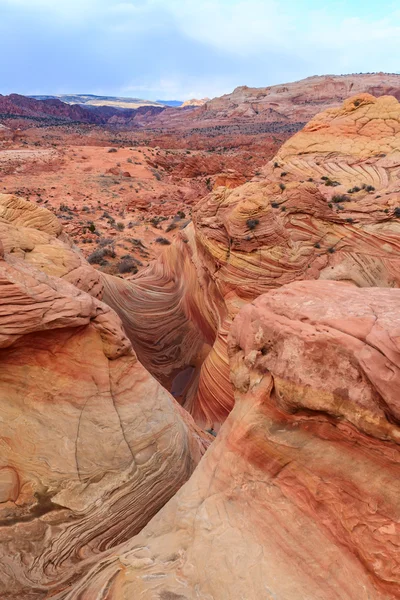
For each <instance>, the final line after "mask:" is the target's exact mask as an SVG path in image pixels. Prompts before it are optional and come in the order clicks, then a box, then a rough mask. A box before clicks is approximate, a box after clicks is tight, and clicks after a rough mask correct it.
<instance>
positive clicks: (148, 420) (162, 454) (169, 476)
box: [0, 196, 209, 600]
mask: <svg viewBox="0 0 400 600" xmlns="http://www.w3.org/2000/svg"><path fill="white" fill-rule="evenodd" d="M63 236H64V234H62V232H61V226H60V224H59V223H58V221H57V219H56V218H55V217H54V216H53V215H52V214H51V213H50V212H49V211H47V210H45V209H40V208H37V207H35V206H34V205H32V204H30V203H28V202H25V201H22V200H19V199H17V198H12V197H6V196H2V197H1V198H0V238H1V240H2V242H3V245H4V248H3V247H2V248H1V255H0V363H1V368H0V448H1V451H0V597H1V598H7V600H11V599H12V598H20V599H24V600H28V599H30V598H43V597H45V596H46V595H47V593H48V591H49V590H51V588H52V586H53V585H55V584H56V583H58V582H59V581H60V580H63V581H69V580H70V579H71V578H74V577H75V576H76V574H77V572H79V563H80V561H82V560H83V559H85V558H87V557H88V556H91V555H93V554H96V553H98V552H100V551H103V550H105V549H107V548H110V547H112V546H114V545H116V544H118V543H120V542H122V541H124V540H127V539H129V537H131V536H132V535H134V534H135V533H137V532H138V531H140V530H141V529H142V528H143V526H144V525H145V524H146V523H147V522H148V521H149V519H150V518H151V517H152V516H153V515H154V514H155V513H156V512H157V511H158V510H159V509H160V508H161V507H162V506H163V505H164V504H165V503H166V501H167V500H168V499H169V498H170V497H171V496H172V495H173V494H174V493H175V492H176V491H177V490H178V489H179V488H180V487H181V485H182V484H183V483H184V482H185V481H186V480H187V479H188V477H189V476H190V474H191V473H192V471H193V469H194V467H195V466H196V464H197V463H198V461H199V460H200V457H201V455H202V453H203V452H204V450H205V448H206V446H207V445H208V443H209V442H208V441H207V439H206V437H207V436H206V434H203V433H202V432H201V430H200V429H198V428H197V427H196V426H195V424H194V422H193V420H192V419H191V417H190V416H189V415H188V413H187V412H186V411H184V410H183V409H182V408H181V407H180V406H179V404H177V403H176V402H175V400H174V399H173V398H172V397H171V396H170V394H169V393H168V392H167V391H166V390H165V389H163V388H162V387H161V385H160V384H159V383H158V382H157V381H156V380H155V379H154V378H153V377H152V376H151V375H150V374H149V373H148V372H147V371H146V369H145V368H144V367H143V366H142V365H141V364H140V362H139V361H138V359H137V357H136V355H135V353H134V351H133V349H132V346H131V343H130V342H129V340H128V338H127V337H126V335H125V333H124V331H123V329H122V325H121V321H120V319H119V318H118V316H117V315H116V314H115V313H114V311H113V310H112V309H111V308H110V307H108V306H107V305H106V304H104V303H103V302H101V301H99V300H98V299H97V298H96V297H95V296H97V295H101V293H102V285H101V282H100V279H99V274H98V272H96V271H95V270H94V269H93V268H92V267H91V266H90V265H88V264H87V263H86V261H84V259H83V258H82V257H81V256H80V255H79V254H77V252H76V251H74V250H73V248H72V247H71V245H68V244H67V243H66V238H65V236H64V242H63V241H62V239H61V238H62V237H63ZM46 271H47V273H50V275H48V274H46V273H45V272H46ZM69 280H73V281H74V282H75V283H76V285H72V283H70V282H69ZM79 284H82V287H83V288H85V289H83V290H82V289H79V288H78V287H77V286H78V285H79ZM87 291H90V292H91V293H92V295H90V294H89V293H87Z"/></svg>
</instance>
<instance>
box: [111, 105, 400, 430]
mask: <svg viewBox="0 0 400 600" xmlns="http://www.w3.org/2000/svg"><path fill="white" fill-rule="evenodd" d="M399 179H400V104H399V102H398V101H397V100H396V99H395V98H394V97H392V96H382V97H380V98H374V97H373V96H370V95H368V94H360V95H358V96H355V97H353V98H351V99H349V100H346V101H345V102H344V104H343V105H342V106H341V107H340V108H332V109H329V110H328V111H326V112H324V113H321V114H320V115H318V116H317V117H315V118H314V119H313V120H312V121H310V123H309V124H308V125H307V126H306V127H305V128H304V129H303V130H302V131H301V132H299V133H298V134H296V135H295V136H294V137H293V138H291V139H290V140H289V141H288V142H287V143H286V144H284V146H283V147H282V148H281V149H280V151H279V152H278V154H277V156H276V157H275V158H274V159H273V160H272V161H271V162H270V163H269V164H268V165H267V166H266V167H265V168H264V170H263V172H262V174H261V175H260V176H259V177H256V178H254V179H253V180H252V181H250V182H248V183H246V184H244V185H242V186H239V187H237V188H235V189H227V188H226V187H220V188H218V189H216V190H215V191H213V192H212V193H211V194H209V195H208V196H206V197H205V198H204V199H203V200H202V201H200V202H199V203H198V205H197V206H196V208H195V211H194V216H193V226H188V227H186V228H185V229H184V230H183V231H182V232H181V234H180V239H181V241H180V242H178V243H177V245H176V246H174V247H170V248H167V249H166V251H165V253H164V256H163V257H161V259H160V260H159V261H158V262H157V263H153V264H152V265H150V266H149V268H148V269H147V270H146V271H145V272H142V273H139V274H138V275H137V276H136V277H134V278H133V279H132V280H131V281H130V282H119V283H116V284H115V287H114V288H113V289H114V290H115V289H118V294H108V296H112V295H113V298H112V299H110V298H109V299H108V300H107V301H108V302H110V303H111V305H112V306H113V307H114V308H115V310H117V311H118V310H120V314H121V315H122V318H123V321H124V324H125V327H126V330H127V331H128V332H129V334H130V337H131V339H132V341H133V343H134V344H136V346H135V348H136V350H137V352H138V354H139V357H140V359H141V360H142V361H143V362H144V364H145V366H146V368H148V369H149V370H150V372H152V373H154V374H155V376H156V377H158V378H159V379H160V381H163V382H164V383H165V384H166V385H169V383H168V382H166V381H165V380H163V379H162V374H161V373H160V371H161V370H162V369H164V370H165V373H167V372H168V373H169V374H172V373H174V374H175V373H177V372H180V371H183V370H185V369H186V368H188V367H192V368H193V374H192V379H191V381H190V384H189V385H188V386H187V388H186V390H184V392H183V393H182V394H181V398H180V400H181V402H182V403H183V405H184V406H185V407H186V408H187V409H188V410H189V411H190V412H191V413H192V414H193V415H194V416H195V418H196V420H197V421H198V422H199V423H201V424H203V425H205V426H207V427H214V428H218V427H219V425H220V424H221V423H222V422H223V421H224V419H225V418H226V416H227V415H228V414H229V411H230V410H231V408H232V406H233V391H232V388H231V385H230V382H229V367H228V357H227V351H226V338H227V332H228V331H229V328H230V324H231V322H232V319H233V318H234V316H235V315H236V314H237V312H238V311H239V309H240V308H241V306H243V304H245V303H246V302H249V301H251V300H253V299H255V298H256V297H257V296H258V295H260V294H262V293H265V292H267V291H268V290H271V289H275V288H277V287H280V286H282V285H285V284H287V283H290V282H292V281H298V280H314V279H322V280H341V281H349V282H353V283H354V284H355V285H357V286H359V287H369V286H379V287H398V285H399V282H400V277H399V273H400V258H399V249H400V246H399V236H400V192H399V187H398V181H399ZM182 242H184V243H182ZM177 252H178V254H177ZM123 288H124V289H125V291H123ZM172 292H173V293H172ZM119 305H120V307H121V308H122V310H123V312H121V308H119ZM139 307H141V308H139ZM145 307H148V309H149V310H151V314H152V316H153V319H152V324H150V323H148V321H147V319H146V314H147V308H145ZM130 310H131V311H133V315H132V316H129V311H130ZM155 315H156V317H155ZM155 319H156V320H155ZM153 326H154V327H153ZM189 332H190V333H189ZM182 333H183V335H182ZM211 346H212V350H211V351H209V350H210V347H211ZM207 352H208V354H207ZM142 356H143V359H142V358H141V357H142ZM204 356H206V358H205V360H204ZM199 365H200V366H201V372H200V374H199V372H198V371H199Z"/></svg>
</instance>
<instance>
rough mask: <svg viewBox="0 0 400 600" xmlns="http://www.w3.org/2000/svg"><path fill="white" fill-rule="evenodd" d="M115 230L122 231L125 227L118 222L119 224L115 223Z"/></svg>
mask: <svg viewBox="0 0 400 600" xmlns="http://www.w3.org/2000/svg"><path fill="white" fill-rule="evenodd" d="M117 229H119V230H120V231H123V230H124V229H125V225H124V224H123V223H122V222H121V221H120V222H119V223H117Z"/></svg>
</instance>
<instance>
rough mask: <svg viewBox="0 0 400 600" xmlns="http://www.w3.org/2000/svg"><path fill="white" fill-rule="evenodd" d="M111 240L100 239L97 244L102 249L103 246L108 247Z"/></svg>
mask: <svg viewBox="0 0 400 600" xmlns="http://www.w3.org/2000/svg"><path fill="white" fill-rule="evenodd" d="M113 241H114V240H113V239H112V238H100V239H99V241H98V244H99V246H100V247H101V248H104V246H108V245H109V244H112V243H113Z"/></svg>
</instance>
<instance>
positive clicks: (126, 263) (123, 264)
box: [117, 256, 138, 273]
mask: <svg viewBox="0 0 400 600" xmlns="http://www.w3.org/2000/svg"><path fill="white" fill-rule="evenodd" d="M117 269H118V272H119V273H137V272H138V268H137V266H136V264H135V263H134V261H133V260H132V258H131V257H129V256H128V257H126V256H125V257H123V258H122V260H120V261H119V263H118V265H117Z"/></svg>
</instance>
